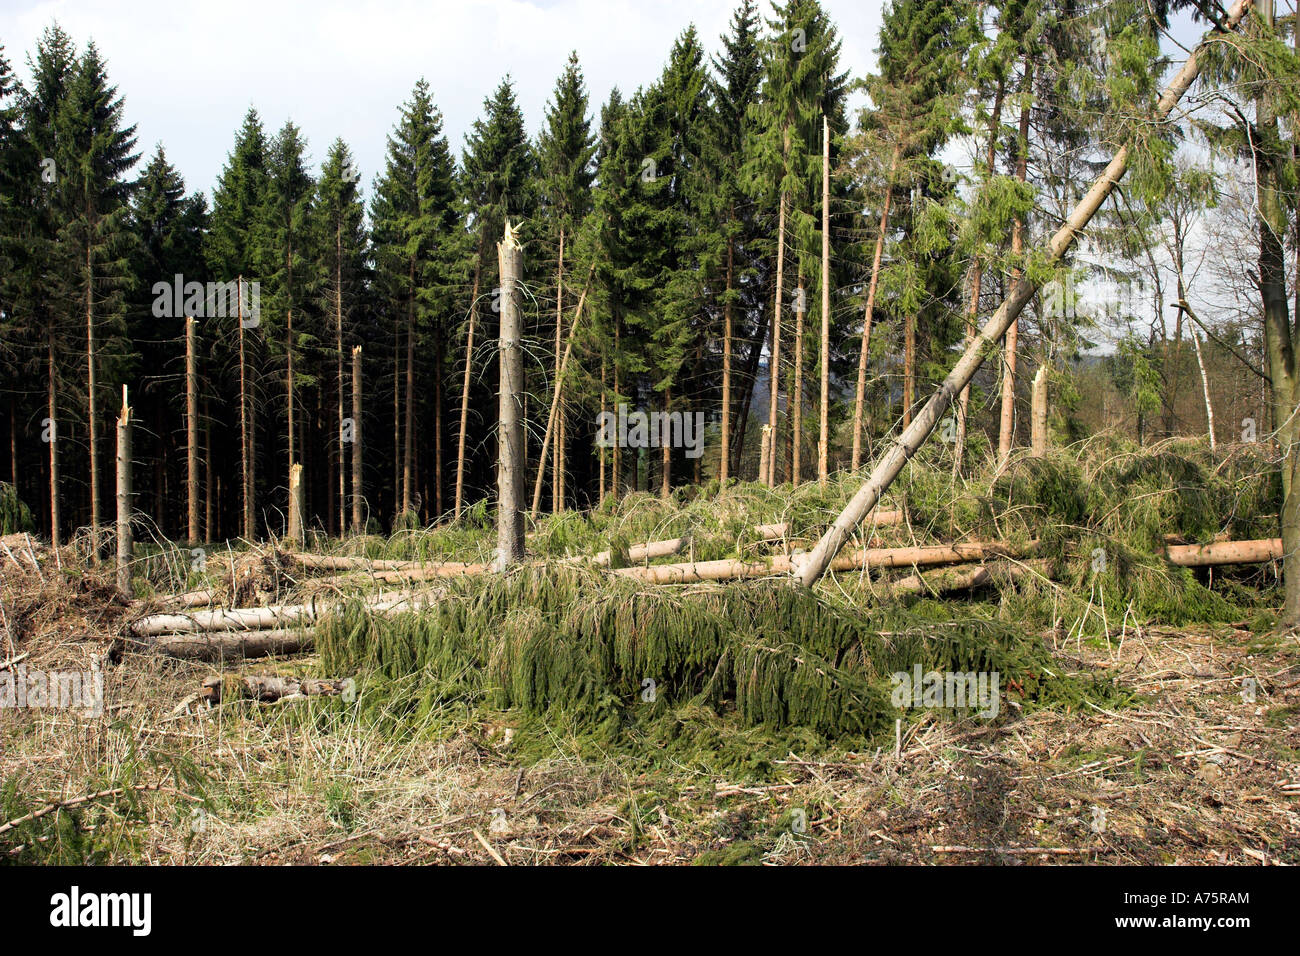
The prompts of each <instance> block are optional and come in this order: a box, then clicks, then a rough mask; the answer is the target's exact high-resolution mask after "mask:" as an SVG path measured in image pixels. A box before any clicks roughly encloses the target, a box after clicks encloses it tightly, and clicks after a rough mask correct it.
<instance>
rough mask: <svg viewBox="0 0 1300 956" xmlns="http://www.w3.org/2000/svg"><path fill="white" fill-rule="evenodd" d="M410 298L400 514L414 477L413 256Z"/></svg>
mask: <svg viewBox="0 0 1300 956" xmlns="http://www.w3.org/2000/svg"><path fill="white" fill-rule="evenodd" d="M409 283H410V285H409V289H410V299H409V301H408V302H407V305H406V421H405V438H404V441H403V447H402V514H403V515H406V514H407V513H408V512H409V511H410V510H411V501H412V498H411V492H412V491H413V490H414V486H413V482H414V479H415V473H414V464H413V458H412V456H413V455H414V454H415V257H414V256H412V257H411V265H410V270H409Z"/></svg>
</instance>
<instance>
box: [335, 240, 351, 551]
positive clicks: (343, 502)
mask: <svg viewBox="0 0 1300 956" xmlns="http://www.w3.org/2000/svg"><path fill="white" fill-rule="evenodd" d="M334 355H335V365H336V366H337V367H336V369H335V371H336V372H337V374H338V393H337V397H338V431H337V432H336V433H335V435H334V441H335V443H336V444H337V447H338V473H339V488H338V491H339V511H338V514H339V524H338V532H339V536H340V537H341V536H342V535H343V534H344V528H345V526H346V525H347V518H346V517H345V516H346V515H347V513H348V491H347V479H346V475H347V470H348V469H347V455H348V450H347V445H346V444H345V443H344V441H343V419H344V417H345V415H344V412H343V396H344V394H346V393H345V385H344V383H343V221H342V220H341V219H340V220H339V221H338V222H336V223H335V224H334Z"/></svg>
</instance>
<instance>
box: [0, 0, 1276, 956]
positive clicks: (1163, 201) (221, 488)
mask: <svg viewBox="0 0 1300 956" xmlns="http://www.w3.org/2000/svg"><path fill="white" fill-rule="evenodd" d="M64 6H66V8H67V9H66V11H65V10H64ZM182 6H183V5H182ZM651 6H652V7H653V6H654V5H651ZM55 7H57V9H56V10H55V12H56V14H57V16H58V19H51V14H50V12H49V11H50V9H52V8H51V7H49V5H41V4H36V3H19V4H17V5H16V8H15V9H14V10H13V11H5V12H3V13H0V441H2V442H3V446H2V447H0V863H17V864H39V865H49V864H72V865H85V864H96V863H111V864H124V863H125V864H226V863H240V864H284V863H290V864H299V865H321V864H348V863H358V864H375V863H380V864H412V863H414V864H426V865H427V864H439V865H467V864H478V865H482V866H488V867H494V866H502V865H509V866H515V865H544V864H552V865H553V864H571V865H600V864H620V865H644V864H684V863H696V864H759V865H769V866H770V865H793V864H908V865H912V866H951V865H960V864H985V865H989V864H992V865H999V866H1007V867H1011V866H1034V867H1041V866H1049V867H1057V866H1061V865H1069V864H1104V865H1141V866H1156V865H1167V864H1199V865H1215V866H1223V865H1239V866H1250V867H1257V866H1261V865H1262V866H1273V865H1286V864H1296V863H1300V804H1298V803H1297V798H1300V487H1297V482H1300V468H1298V467H1297V462H1298V461H1300V458H1298V456H1297V453H1296V451H1295V449H1296V447H1297V444H1298V443H1300V145H1298V144H1300V29H1297V27H1298V23H1300V12H1298V10H1300V8H1298V6H1297V3H1296V2H1295V0H869V2H865V3H858V4H849V3H842V2H838V0H711V2H708V3H705V2H701V3H699V4H698V5H695V6H692V5H690V4H685V3H678V2H672V3H665V4H663V5H662V6H661V7H659V8H656V9H655V10H654V11H653V12H647V9H646V8H644V7H643V6H638V5H637V4H636V3H633V2H632V0H609V2H608V3H607V4H605V5H596V6H591V5H588V4H585V3H580V2H578V0H565V2H562V3H558V4H540V3H532V2H525V0H492V2H487V0H484V2H482V3H476V4H468V3H466V4H452V3H445V4H444V3H434V4H432V5H431V9H432V11H433V12H432V13H430V14H429V15H430V16H432V17H434V18H435V19H434V21H430V22H440V18H445V19H447V22H448V26H447V30H448V32H449V33H456V32H457V31H458V30H459V26H457V27H456V28H455V29H453V28H452V26H451V25H450V24H451V23H452V22H453V21H454V23H455V24H457V25H460V24H469V25H470V27H471V28H472V29H474V30H476V31H482V33H481V36H482V37H483V38H485V39H484V42H483V44H482V47H481V50H480V51H479V53H478V54H476V55H474V56H473V57H472V58H465V57H463V56H460V55H459V54H453V53H451V52H448V53H446V56H445V57H443V53H442V52H440V44H443V43H445V42H448V41H445V40H438V39H437V38H436V37H433V36H430V37H425V36H424V32H425V31H424V30H423V28H422V27H418V26H417V25H416V24H415V22H414V21H412V22H405V21H404V20H403V17H405V16H407V15H408V14H409V15H410V16H412V17H415V16H419V14H415V13H411V12H410V11H407V10H406V8H405V7H404V6H403V5H402V4H399V3H396V2H393V3H389V2H384V3H378V4H376V5H374V9H373V11H372V12H371V13H370V14H367V15H364V16H363V15H362V14H361V13H357V12H354V13H352V14H346V13H340V10H342V9H343V8H341V7H339V6H338V5H336V4H333V3H326V4H323V5H322V6H321V7H319V8H315V9H314V11H313V12H309V11H310V10H312V8H311V7H310V6H309V7H303V8H301V9H299V10H298V12H297V13H294V14H293V16H301V17H303V18H311V20H310V23H308V21H307V20H306V19H305V20H304V23H303V30H302V33H301V35H300V40H301V42H300V43H298V46H297V48H295V49H293V50H291V51H290V52H288V53H287V54H286V56H287V60H286V62H285V63H284V64H283V65H282V69H281V71H280V72H274V71H272V72H257V73H256V74H255V75H254V76H251V77H248V76H244V75H243V73H244V71H243V69H242V67H241V66H240V64H241V63H246V62H247V61H246V60H239V59H238V57H237V55H235V54H232V58H231V59H230V61H229V62H228V63H227V64H226V66H224V67H223V66H222V62H221V61H222V57H221V56H220V55H218V54H219V51H220V48H221V46H222V44H223V43H224V42H225V40H222V41H221V42H214V44H213V46H212V47H211V48H210V52H211V53H212V54H213V55H212V57H210V58H209V57H207V56H206V54H205V56H204V57H194V58H193V59H191V58H190V57H189V54H177V55H176V56H172V55H171V54H169V55H168V57H167V63H166V65H164V63H163V60H162V58H161V57H155V58H154V61H153V67H152V74H151V73H150V72H149V71H148V70H145V71H143V72H142V70H141V69H140V67H142V66H147V65H148V64H147V63H146V62H145V61H143V60H142V59H141V57H142V54H141V53H140V51H141V50H145V49H146V48H147V44H153V45H154V46H156V47H159V48H161V47H162V46H166V45H167V44H169V43H170V42H171V40H169V39H167V38H168V37H170V36H173V35H179V33H178V32H177V31H181V30H182V27H183V26H186V25H188V27H189V28H193V27H194V24H195V23H199V22H202V23H207V22H209V21H207V20H202V19H195V18H196V17H199V16H200V15H199V13H197V12H196V11H197V10H198V9H199V8H200V7H201V8H203V9H205V10H206V9H207V6H206V5H196V6H195V8H194V9H191V10H188V11H185V10H182V9H181V8H177V9H176V10H172V9H171V8H167V9H166V11H164V8H162V7H159V8H157V11H156V16H155V14H154V13H150V14H148V15H146V14H145V13H143V12H141V13H140V15H139V22H138V23H137V24H136V25H135V27H134V30H135V33H136V36H137V39H136V40H135V41H131V40H128V39H126V38H128V37H129V36H130V33H129V32H127V31H124V30H119V29H116V28H114V29H107V28H105V29H98V28H96V27H95V26H94V24H96V23H101V25H102V21H99V20H96V19H95V17H96V14H93V13H92V12H90V11H92V9H93V8H94V5H93V4H91V3H87V2H84V0H69V2H68V3H67V4H66V5H55ZM280 7H281V5H277V4H275V3H271V4H267V5H266V9H267V17H268V20H267V21H266V22H267V24H268V25H267V26H265V28H264V29H265V30H266V31H267V32H268V36H270V37H271V38H272V41H273V42H281V41H282V42H283V43H285V44H293V43H294V42H295V41H294V40H293V39H292V38H291V37H290V35H289V33H290V32H292V31H288V32H286V33H285V34H284V36H283V37H282V38H281V39H280V40H276V39H275V37H277V36H279V34H278V33H277V32H276V31H278V30H280V26H279V24H282V23H284V22H286V21H284V20H283V19H282V17H283V16H288V15H289V14H287V13H286V12H285V11H286V10H287V9H288V8H290V7H292V5H283V7H284V8H285V9H284V10H281V9H280ZM404 11H405V12H404ZM208 15H211V16H216V13H215V8H213V10H209V11H208V13H207V14H204V16H208ZM349 16H351V17H353V18H354V19H347V18H348V17H349ZM365 16H369V17H370V20H369V21H366V22H365V23H364V28H363V21H364V20H365ZM339 17H342V18H343V19H342V20H338V18H339ZM169 18H175V20H174V22H173V21H172V20H171V19H169ZM232 18H233V19H235V20H238V18H239V17H238V15H237V14H235V13H232ZM604 18H608V19H607V21H606V19H604ZM638 18H641V19H638ZM335 21H337V22H335ZM344 22H346V23H348V24H351V25H353V26H355V27H356V29H357V32H356V34H355V36H352V37H350V38H346V39H345V41H342V42H346V43H347V44H351V45H352V47H353V48H354V50H355V51H356V52H357V53H358V64H360V63H362V62H364V63H367V64H369V63H372V62H380V61H381V60H382V61H383V62H384V63H385V64H386V67H385V68H386V70H387V71H388V72H385V73H383V82H384V83H387V79H386V77H387V76H388V75H390V73H395V74H396V75H399V76H401V77H403V79H402V81H401V87H400V88H404V89H405V90H406V91H407V92H405V94H404V96H403V97H402V98H400V99H394V100H392V101H390V100H389V99H387V94H385V95H383V96H377V95H375V93H374V90H375V89H378V88H379V86H378V85H376V86H375V87H373V88H367V84H368V83H369V82H370V80H368V79H367V77H372V78H373V77H375V76H378V75H379V74H378V73H377V72H376V71H375V70H370V69H369V68H367V69H362V68H361V66H359V65H358V66H357V67H356V69H355V75H354V76H353V80H352V81H350V82H351V83H352V85H353V87H354V90H353V98H352V99H349V100H348V101H347V103H348V104H349V105H332V106H326V107H323V106H322V104H323V103H324V102H325V101H324V100H323V99H321V98H322V97H324V96H326V93H325V89H324V86H323V85H319V86H314V84H316V83H318V80H319V76H323V75H324V73H321V74H317V73H315V72H314V70H315V67H314V66H311V67H307V66H303V67H301V68H300V66H299V65H300V64H313V63H314V62H315V61H313V60H312V59H311V57H312V56H316V55H317V54H316V53H314V52H313V48H312V41H311V39H310V38H311V37H320V36H322V35H324V32H323V31H325V27H323V26H322V24H329V23H333V24H334V28H335V29H338V28H340V26H339V24H340V23H344ZM422 22H424V21H422ZM628 23H642V24H643V25H646V24H653V29H651V28H650V27H649V26H646V27H645V28H644V29H641V30H636V29H632V30H629V29H626V28H625V27H624V28H619V27H618V24H623V25H626V24H628ZM381 24H382V31H383V32H382V33H381V32H380V30H381ZM863 24H868V25H869V26H868V27H867V28H864V27H863V26H862V25H863ZM553 27H554V29H552V28H553ZM223 29H224V28H223ZM241 29H242V28H241ZM350 29H351V27H348V28H347V29H345V31H344V32H348V30H350ZM286 30H287V28H286ZM404 31H409V33H410V35H411V36H412V37H414V36H417V35H418V36H419V38H420V39H419V41H418V42H416V41H414V40H411V39H408V38H407V37H400V38H396V39H395V40H394V46H393V47H392V49H391V50H390V51H388V52H387V53H383V55H382V56H379V58H378V59H376V58H375V57H376V55H377V51H375V50H371V49H370V48H369V47H368V46H366V44H368V43H370V42H371V40H370V38H372V37H378V36H381V35H389V36H391V35H393V34H394V33H403V32H404ZM528 31H536V36H537V37H539V39H536V40H532V41H531V46H529V43H530V41H528V39H527V38H526V37H524V36H523V34H524V33H526V32H528ZM97 33H98V34H99V35H102V36H103V40H102V45H101V43H99V42H97V35H96V34H97ZM223 35H224V34H223ZM661 36H662V37H663V38H666V39H665V40H664V42H661V41H660V39H659V38H660V37H661ZM233 37H234V34H231V37H230V38H231V42H233ZM555 37H563V38H564V41H565V42H564V43H563V44H559V43H558V41H557V42H552V40H553V39H554V38H555ZM540 38H545V39H540ZM215 39H216V38H215V37H214V41H215ZM425 39H427V40H428V43H427V45H421V44H423V43H424V40H425ZM132 42H135V43H136V45H135V46H132V45H131V43H132ZM250 42H251V41H250ZM525 48H526V50H527V54H528V55H516V54H518V51H519V49H525ZM286 50H289V47H286ZM331 50H332V48H330V49H325V48H322V49H321V50H320V51H319V54H318V55H319V58H320V59H321V61H322V63H323V61H324V60H325V59H327V58H330V57H333V55H334V54H333V53H332V52H331ZM415 51H419V52H415ZM512 51H513V52H512ZM379 52H382V51H379ZM440 57H443V60H442V61H441V62H440ZM645 64H654V67H653V69H650V67H648V66H647V67H645V70H642V67H643V66H644V65H645ZM320 68H321V70H322V71H324V70H327V69H328V68H327V67H326V66H324V65H321V67H320ZM223 69H224V70H226V71H228V72H227V73H225V74H222V75H223V76H225V79H221V80H218V79H216V78H214V77H215V75H216V74H212V73H211V71H218V73H219V72H220V71H222V70H223ZM277 69H279V67H277ZM150 75H152V77H153V82H145V83H141V82H140V80H139V77H140V76H150ZM121 76H127V77H130V78H131V82H130V83H128V82H126V81H123V80H120V79H118V77H121ZM314 78H315V79H314ZM319 82H320V84H324V81H323V80H320V81H319ZM374 82H375V83H376V84H379V83H380V80H374ZM137 87H138V88H137ZM227 87H228V88H227ZM390 88H392V89H397V88H399V87H396V86H391V85H386V86H383V89H385V90H387V89H390ZM259 91H262V92H259ZM462 102H463V103H465V104H467V105H466V106H465V107H464V108H463V109H462V107H461V105H460V104H461V103H462ZM285 103H290V104H294V105H293V107H292V111H291V112H289V113H288V115H286V113H285V107H284V105H283V104H285ZM137 104H139V105H137ZM232 104H233V105H232ZM542 104H544V105H542ZM444 110H447V112H445V113H444ZM214 117H221V118H220V119H219V120H218V119H214ZM227 118H228V119H227ZM295 118H297V121H295ZM300 123H301V124H302V125H299V124H300ZM367 123H369V124H370V125H369V126H367V125H365V124H367ZM356 129H375V130H377V131H379V133H378V135H375V136H371V137H362V139H361V141H358V140H356V139H353V141H351V142H349V141H348V139H347V138H345V136H344V135H343V133H344V132H345V131H346V130H356ZM160 130H161V131H163V132H164V133H166V135H167V136H168V139H167V140H166V141H164V140H162V139H159V140H157V141H153V137H154V136H155V135H157V134H158V132H159V131H160ZM385 131H386V132H385ZM205 162H206V163H207V164H208V165H206V166H205V165H204V164H205ZM221 882H224V881H221ZM60 885H61V884H60ZM1099 885H1100V884H1099ZM215 888H216V887H214V889H215ZM222 888H224V887H222ZM1220 888H1221V889H1227V888H1228V887H1227V886H1226V885H1225V886H1224V887H1220ZM72 889H73V893H72V896H71V897H69V898H68V899H66V900H63V901H62V902H59V901H58V900H57V899H51V900H50V902H49V904H48V905H49V906H52V907H53V910H52V913H51V914H50V916H49V922H50V925H51V926H53V927H59V926H87V925H91V926H103V925H107V924H105V923H104V922H102V921H101V922H92V923H87V922H85V920H86V919H88V918H98V917H96V913H97V910H96V906H95V899H94V897H93V894H92V896H91V897H84V895H83V896H82V897H78V896H77V893H78V892H79V891H78V890H77V888H76V887H73V888H72ZM159 889H160V891H161V889H162V886H161V885H160V887H159ZM63 891H64V892H66V891H67V887H66V886H64V887H63ZM267 891H268V892H271V891H273V888H271V887H269V886H268V887H267ZM372 892H375V891H372ZM1026 892H1037V893H1040V894H1047V893H1049V892H1051V887H1050V885H1044V886H1041V887H1037V888H1036V889H1035V888H1034V887H1027V888H1026ZM1098 892H1100V890H1099V891H1098ZM1107 892H1109V893H1110V894H1111V896H1114V897H1115V899H1114V900H1111V899H1110V898H1109V897H1106V898H1105V899H1103V900H1102V902H1100V903H1099V904H1098V906H1099V907H1100V909H1099V911H1098V914H1097V915H1098V918H1099V919H1102V920H1103V921H1104V922H1105V923H1106V925H1107V926H1109V927H1110V928H1112V929H1113V928H1114V926H1113V925H1111V918H1112V917H1115V918H1116V920H1117V919H1118V918H1119V917H1121V916H1123V915H1124V914H1125V913H1128V912H1129V910H1128V909H1126V908H1125V906H1126V905H1135V900H1137V894H1135V893H1124V894H1117V893H1115V892H1114V890H1113V887H1112V888H1110V889H1108V890H1107ZM1120 896H1124V897H1129V896H1133V897H1134V899H1120ZM1220 896H1224V894H1220ZM1231 896H1232V894H1227V897H1225V898H1223V899H1217V900H1214V901H1211V902H1212V903H1214V905H1213V906H1210V907H1209V908H1205V909H1201V910H1198V911H1197V913H1198V914H1199V915H1196V916H1192V917H1190V918H1192V919H1199V918H1201V917H1205V918H1206V919H1207V924H1206V925H1207V926H1208V925H1210V924H1209V922H1208V920H1209V919H1210V918H1214V919H1216V920H1220V921H1219V922H1216V923H1214V925H1215V926H1249V925H1250V919H1249V912H1250V909H1249V907H1247V906H1245V905H1244V904H1245V902H1246V901H1245V900H1236V899H1233V898H1231ZM1044 898H1046V897H1044ZM1137 902H1141V903H1146V900H1145V899H1142V900H1137ZM1184 902H1190V901H1184ZM40 903H41V906H40V907H39V909H40V913H38V914H37V915H38V916H39V918H40V919H41V920H42V921H43V920H44V919H45V908H46V907H47V904H46V902H45V899H44V897H42V899H41V901H40ZM1237 903H1241V904H1242V906H1236V904H1237ZM1163 905H1164V904H1163V903H1161V904H1159V905H1157V903H1151V904H1150V905H1149V906H1147V908H1146V909H1142V910H1140V912H1141V913H1143V914H1147V915H1154V916H1155V917H1157V919H1164V918H1167V917H1168V918H1175V919H1179V918H1182V919H1185V918H1188V917H1187V916H1186V914H1184V915H1183V916H1179V917H1169V916H1168V914H1167V913H1166V912H1165V911H1164V910H1163V909H1161V908H1160V907H1161V906H1163ZM106 906H107V903H103V907H106ZM158 906H159V904H157V903H155V904H154V909H155V912H157V910H158ZM128 909H129V908H128ZM1133 912H1139V910H1133ZM1188 912H1191V911H1190V910H1189V911H1188ZM86 913H90V914H91V915H90V917H86V915H85V914H86ZM102 915H103V914H102V913H101V914H100V916H102ZM137 915H138V914H137ZM105 918H107V917H105ZM142 918H143V917H142ZM1224 919H1226V920H1227V921H1226V922H1225V921H1224ZM1239 919H1240V920H1244V922H1232V920H1239ZM60 920H63V922H60ZM78 920H82V922H78ZM112 925H119V924H117V923H114V924H112ZM121 925H126V924H125V923H123V924H121ZM132 925H135V926H137V928H138V927H139V926H140V925H141V924H140V923H135V924H132ZM1114 925H1121V924H1119V923H1118V922H1117V921H1116V922H1115V923H1114ZM1134 925H1137V924H1134ZM1153 925H1159V924H1153ZM1163 925H1176V926H1188V925H1190V926H1193V927H1195V926H1198V925H1200V924H1198V923H1196V922H1192V923H1190V924H1188V923H1174V924H1163ZM1057 928H1059V927H1057ZM145 932H146V933H147V932H148V930H147V929H146V930H145Z"/></svg>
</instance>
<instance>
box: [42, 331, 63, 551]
mask: <svg viewBox="0 0 1300 956" xmlns="http://www.w3.org/2000/svg"><path fill="white" fill-rule="evenodd" d="M47 333H48V338H47V340H46V343H47V347H48V352H47V355H48V358H49V377H48V379H47V381H48V383H49V392H48V395H47V401H48V403H49V404H48V406H47V415H48V418H49V423H48V424H47V425H46V431H45V433H44V434H42V436H41V437H42V438H44V439H45V440H46V443H47V444H48V445H49V446H50V543H51V545H52V546H53V547H54V548H56V549H57V548H58V547H59V403H58V387H57V381H58V380H57V377H56V369H55V365H54V323H53V322H51V323H50V326H49V329H48V330H47Z"/></svg>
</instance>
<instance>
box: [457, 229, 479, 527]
mask: <svg viewBox="0 0 1300 956" xmlns="http://www.w3.org/2000/svg"><path fill="white" fill-rule="evenodd" d="M482 276H483V231H482V230H481V229H480V230H479V242H478V255H477V256H476V257H475V259H474V285H473V288H472V289H471V291H470V298H469V334H468V335H467V337H466V339H465V377H464V379H463V381H462V383H461V389H460V432H459V433H458V434H457V436H456V506H455V519H456V520H457V521H459V520H460V510H461V508H462V507H463V505H464V501H465V431H466V429H467V428H468V427H469V382H470V373H471V371H472V370H473V368H474V325H475V320H476V319H477V318H478V289H479V282H480V281H481V279H482Z"/></svg>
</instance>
